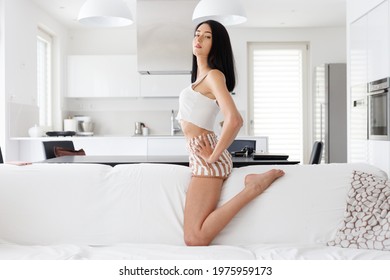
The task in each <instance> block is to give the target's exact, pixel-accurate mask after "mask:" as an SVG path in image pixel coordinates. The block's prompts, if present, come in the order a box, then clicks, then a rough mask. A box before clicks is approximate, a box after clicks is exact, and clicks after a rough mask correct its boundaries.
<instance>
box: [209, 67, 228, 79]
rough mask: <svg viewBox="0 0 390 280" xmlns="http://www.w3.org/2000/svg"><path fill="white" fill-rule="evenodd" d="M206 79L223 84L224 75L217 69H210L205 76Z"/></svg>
mask: <svg viewBox="0 0 390 280" xmlns="http://www.w3.org/2000/svg"><path fill="white" fill-rule="evenodd" d="M207 78H210V79H211V80H216V81H221V82H225V75H224V74H223V73H222V71H220V70H218V69H211V70H210V71H209V72H208V74H207Z"/></svg>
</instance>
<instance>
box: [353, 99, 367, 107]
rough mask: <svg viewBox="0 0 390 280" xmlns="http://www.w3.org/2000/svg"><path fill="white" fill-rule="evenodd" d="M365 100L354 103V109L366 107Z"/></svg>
mask: <svg viewBox="0 0 390 280" xmlns="http://www.w3.org/2000/svg"><path fill="white" fill-rule="evenodd" d="M364 104H365V99H359V100H354V101H353V107H358V106H364Z"/></svg>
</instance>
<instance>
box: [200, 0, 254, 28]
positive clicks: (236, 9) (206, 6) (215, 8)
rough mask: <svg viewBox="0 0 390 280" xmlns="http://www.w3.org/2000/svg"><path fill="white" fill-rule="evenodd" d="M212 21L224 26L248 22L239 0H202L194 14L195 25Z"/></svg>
mask: <svg viewBox="0 0 390 280" xmlns="http://www.w3.org/2000/svg"><path fill="white" fill-rule="evenodd" d="M208 19H212V20H215V21H218V22H220V23H222V24H223V25H236V24H240V23H243V22H245V21H246V20H247V18H246V12H245V10H244V8H243V6H242V4H241V2H240V1H239V0H200V2H199V3H198V5H197V6H196V7H195V10H194V13H193V14H192V22H193V23H195V24H198V23H201V22H202V21H205V20H208Z"/></svg>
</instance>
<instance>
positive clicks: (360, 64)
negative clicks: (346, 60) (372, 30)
mask: <svg viewBox="0 0 390 280" xmlns="http://www.w3.org/2000/svg"><path fill="white" fill-rule="evenodd" d="M367 36H368V34H367V16H364V17H362V18H360V19H358V20H356V21H354V22H353V23H351V25H350V52H349V55H350V83H351V86H356V85H361V84H367V73H368V66H367V62H368V54H367Z"/></svg>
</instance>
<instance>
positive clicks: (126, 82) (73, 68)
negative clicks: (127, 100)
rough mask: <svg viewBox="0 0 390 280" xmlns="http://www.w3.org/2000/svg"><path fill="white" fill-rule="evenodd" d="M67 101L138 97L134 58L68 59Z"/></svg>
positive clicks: (93, 56) (69, 57)
mask: <svg viewBox="0 0 390 280" xmlns="http://www.w3.org/2000/svg"><path fill="white" fill-rule="evenodd" d="M67 78H68V90H67V97H76V98H77V97H138V96H139V73H138V71H137V58H136V56H135V55H71V56H68V77H67Z"/></svg>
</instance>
